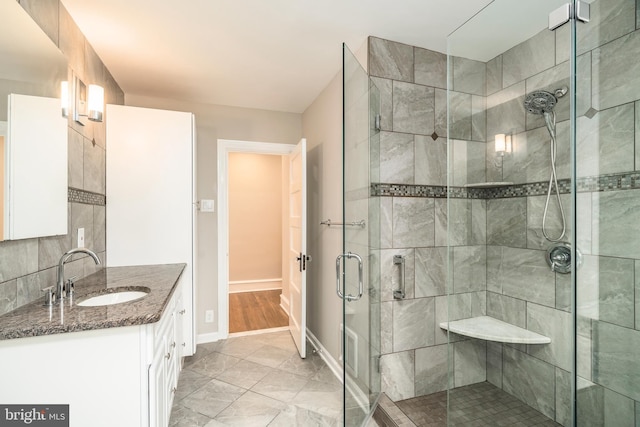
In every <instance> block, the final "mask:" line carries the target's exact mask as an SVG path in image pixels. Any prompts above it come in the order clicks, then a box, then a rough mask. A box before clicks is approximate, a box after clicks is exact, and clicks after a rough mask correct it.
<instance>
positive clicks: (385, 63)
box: [369, 37, 414, 82]
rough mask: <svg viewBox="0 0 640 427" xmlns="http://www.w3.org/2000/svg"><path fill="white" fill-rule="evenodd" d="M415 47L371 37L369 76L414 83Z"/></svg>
mask: <svg viewBox="0 0 640 427" xmlns="http://www.w3.org/2000/svg"><path fill="white" fill-rule="evenodd" d="M413 64H414V63H413V47H412V46H409V45H406V44H402V43H396V42H392V41H389V40H384V39H379V38H377V37H369V74H370V75H371V76H376V77H385V78H387V79H393V80H402V81H405V82H413V68H414V66H413Z"/></svg>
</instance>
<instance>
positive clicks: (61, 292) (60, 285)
mask: <svg viewBox="0 0 640 427" xmlns="http://www.w3.org/2000/svg"><path fill="white" fill-rule="evenodd" d="M79 253H84V254H87V255H89V256H90V257H91V258H93V260H94V261H95V263H96V265H99V264H100V258H98V255H96V254H95V253H94V252H93V251H91V250H89V249H87V248H75V249H71V250H70V251H67V252H65V253H64V254H63V255H62V256H61V257H60V262H59V263H58V282H57V285H56V300H58V301H60V300H62V299H63V298H64V297H65V296H70V294H71V285H69V289H66V290H65V288H64V264H65V263H66V262H67V261H68V260H69V258H71V257H72V256H73V255H75V254H79Z"/></svg>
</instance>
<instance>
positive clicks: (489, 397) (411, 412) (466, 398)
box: [396, 382, 560, 427]
mask: <svg viewBox="0 0 640 427" xmlns="http://www.w3.org/2000/svg"><path fill="white" fill-rule="evenodd" d="M451 398H452V400H451V405H450V414H449V415H450V417H449V425H451V426H461V427H462V426H464V427H480V426H491V427H495V426H510V427H511V426H560V424H558V423H556V422H555V421H553V420H551V419H549V418H547V417H546V416H545V415H543V414H542V413H540V412H538V411H536V410H535V409H533V408H532V407H530V406H528V405H526V404H524V403H522V402H521V401H520V400H518V399H516V398H515V397H513V396H511V395H510V394H508V393H506V392H504V391H502V390H500V389H499V388H497V387H495V386H494V385H492V384H490V383H487V382H484V383H478V384H472V385H469V386H465V387H459V388H456V389H455V390H453V391H452V392H451ZM396 405H397V406H398V407H399V408H400V409H401V410H402V411H403V412H404V413H405V414H406V415H407V416H408V417H409V418H410V419H411V420H412V421H413V422H414V423H415V424H416V426H418V427H427V426H428V427H436V426H437V427H441V426H446V425H447V392H446V391H443V392H439V393H433V394H430V395H427V396H421V397H414V398H412V399H407V400H401V401H399V402H396Z"/></svg>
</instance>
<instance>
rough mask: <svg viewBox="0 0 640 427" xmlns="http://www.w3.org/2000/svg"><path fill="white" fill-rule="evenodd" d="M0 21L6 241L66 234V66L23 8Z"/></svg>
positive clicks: (0, 180) (7, 11)
mask: <svg viewBox="0 0 640 427" xmlns="http://www.w3.org/2000/svg"><path fill="white" fill-rule="evenodd" d="M0 16H2V17H3V24H2V25H1V26H0V57H2V61H0V152H1V153H2V154H1V156H0V157H3V158H2V159H0V168H1V169H2V170H1V171H0V172H1V173H0V196H1V197H0V212H1V215H0V221H1V224H0V225H2V227H0V240H16V239H26V238H32V237H42V236H52V235H59V234H66V233H67V186H68V181H67V175H68V172H67V132H68V130H67V128H68V119H67V118H63V117H62V108H61V101H60V84H61V82H62V81H64V80H67V61H66V59H65V58H64V56H63V55H62V53H61V52H60V50H59V49H58V48H57V47H56V46H55V44H54V43H53V42H52V41H51V40H50V39H49V38H48V37H47V35H46V34H45V33H44V32H43V31H42V29H41V28H40V27H39V26H38V25H37V24H36V23H35V22H34V21H33V19H32V18H31V17H30V16H29V15H28V14H27V12H25V11H24V10H23V9H22V7H21V6H20V5H19V4H18V2H17V1H5V2H0ZM62 195H63V196H62Z"/></svg>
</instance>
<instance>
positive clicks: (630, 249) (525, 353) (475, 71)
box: [370, 0, 640, 425]
mask: <svg viewBox="0 0 640 427" xmlns="http://www.w3.org/2000/svg"><path fill="white" fill-rule="evenodd" d="M591 8H592V9H591V11H592V16H591V22H590V23H589V24H588V25H584V26H581V27H580V28H579V30H578V39H579V40H578V54H579V57H578V61H577V68H578V79H577V84H578V94H577V95H578V98H577V104H576V105H577V112H578V116H579V117H578V123H577V144H578V150H577V162H578V163H577V171H578V178H579V180H578V183H577V184H578V191H579V192H578V194H577V209H578V217H577V227H578V232H577V236H576V239H577V242H578V249H579V250H580V251H581V252H582V254H583V258H582V265H581V267H580V269H579V270H578V275H577V280H578V285H577V286H578V301H577V305H578V335H577V352H578V366H577V369H578V374H579V380H578V410H579V414H578V416H579V417H581V418H579V421H580V420H582V422H585V420H587V419H589V420H594V425H633V424H634V422H636V423H637V422H638V421H640V419H637V418H638V417H639V416H640V415H636V414H640V403H638V400H639V399H640V386H639V385H638V384H640V381H638V380H639V379H640V378H638V377H637V373H638V372H640V365H638V363H637V362H636V358H634V357H633V356H632V355H635V354H637V353H638V351H640V331H639V330H640V321H638V318H640V316H639V315H638V310H639V309H640V302H639V301H640V299H638V297H637V295H638V288H639V287H640V285H639V283H640V281H639V280H638V279H637V277H638V276H640V275H639V274H637V269H638V268H640V250H639V249H638V245H637V242H638V241H640V235H639V234H640V232H639V231H638V230H639V229H638V226H637V224H636V223H637V221H636V219H635V212H637V210H638V208H640V201H639V200H640V190H638V189H637V187H636V184H635V182H636V176H637V172H634V171H637V170H638V169H640V163H639V160H638V159H639V158H640V157H639V156H638V153H639V152H640V150H638V148H639V147H637V144H638V141H640V113H639V111H640V100H639V99H640V90H639V89H638V88H640V78H638V76H639V75H640V73H637V72H636V71H634V70H635V68H634V67H636V64H635V62H634V60H633V58H636V57H637V56H638V54H640V32H639V31H638V30H636V28H637V27H638V28H640V25H639V24H640V21H639V22H636V19H635V17H636V16H640V14H639V13H637V12H636V9H637V8H636V2H635V1H632V0H615V1H609V2H602V1H597V2H594V3H592V4H591ZM568 31H569V29H568V28H567V27H563V28H560V29H559V30H557V31H555V32H550V31H547V30H545V31H542V32H540V33H539V34H537V35H535V36H534V37H532V38H531V39H529V40H527V41H525V42H523V43H521V44H519V45H517V46H515V47H513V48H511V49H509V50H508V51H506V52H504V53H503V54H501V55H499V56H497V57H496V58H494V59H492V60H490V61H489V62H487V63H486V64H485V63H479V62H476V61H471V60H466V59H462V58H454V59H453V61H452V70H451V71H452V73H451V75H452V79H453V81H452V84H453V86H452V88H453V93H452V94H451V98H450V99H451V111H450V118H451V119H452V120H453V122H454V123H452V125H451V126H450V132H451V135H450V137H451V138H452V147H451V150H450V153H451V155H452V176H451V179H452V181H453V185H454V186H457V188H454V189H453V191H452V195H453V196H454V197H455V198H452V199H451V201H450V202H451V209H450V212H451V217H450V218H448V219H447V218H446V199H444V198H442V197H446V194H443V192H442V188H441V187H438V186H444V185H446V160H447V155H446V152H447V147H446V139H445V138H444V137H445V136H446V135H445V134H446V111H443V110H444V109H445V108H446V91H444V89H445V87H446V56H445V55H443V54H440V53H437V52H431V51H426V50H423V49H419V48H412V47H410V46H405V45H401V44H398V43H393V42H390V41H386V40H381V39H375V38H371V40H370V73H371V75H372V76H374V77H373V80H374V81H375V83H376V85H378V87H380V88H381V90H382V93H383V114H382V129H383V132H382V136H381V138H382V141H381V158H380V162H381V164H380V168H381V172H380V175H381V184H379V185H374V186H373V188H372V193H373V195H378V196H381V197H380V200H381V206H382V209H381V223H382V224H381V226H382V233H383V236H382V253H383V254H386V257H385V256H383V257H381V258H382V259H381V263H382V272H383V273H382V286H383V288H385V287H386V292H385V291H383V303H382V353H383V357H382V363H381V366H382V375H383V386H382V389H383V391H385V392H386V393H387V394H388V395H389V396H390V397H391V398H392V399H394V400H399V399H405V398H408V397H412V396H417V395H421V394H428V393H432V392H435V391H439V390H443V389H445V388H446V386H447V380H448V377H447V369H448V361H447V357H452V360H451V361H450V363H452V366H453V367H454V371H453V375H452V379H450V380H449V381H451V385H452V386H459V385H463V384H469V383H472V382H480V381H484V380H485V379H486V380H487V381H489V382H491V383H493V384H495V385H497V386H498V387H501V388H503V389H504V390H505V391H507V392H509V393H510V394H512V395H514V396H516V397H518V398H519V399H521V400H523V401H525V402H527V403H528V404H529V405H531V406H532V407H534V408H535V409H537V410H539V411H541V412H543V413H544V414H545V415H547V416H549V417H551V418H553V419H555V420H557V421H558V422H559V423H562V424H564V425H568V424H569V422H570V418H571V413H570V412H571V402H570V400H571V388H570V387H571V373H570V371H571V369H572V359H573V348H572V345H571V343H572V339H573V329H572V328H573V325H572V315H571V313H570V306H571V278H570V277H569V275H561V274H555V273H553V272H551V271H550V270H549V267H548V266H547V264H546V262H545V260H544V254H545V250H546V248H547V247H548V242H547V241H546V239H545V238H544V237H543V235H542V230H541V222H542V212H543V209H544V202H545V196H544V192H543V193H542V194H541V192H540V188H543V187H544V186H545V183H544V181H546V180H547V179H548V177H549V174H550V170H549V163H548V156H549V152H548V150H549V137H548V133H547V130H546V128H545V127H544V122H543V121H542V119H541V117H540V116H533V115H531V114H527V113H526V112H525V110H524V108H523V101H524V98H525V95H526V93H529V92H531V91H533V90H537V89H544V90H551V91H553V90H554V89H556V88H558V87H561V86H563V85H567V86H568V83H569V82H568V75H569V64H568V55H569V50H568V49H569V44H568V41H569V32H568ZM411 51H413V55H411ZM423 86H424V87H423ZM385 99H386V102H385ZM568 107H569V101H568V100H560V102H559V104H558V106H557V113H558V125H557V133H558V145H559V146H558V160H557V164H558V175H559V178H560V179H561V180H562V182H561V188H562V189H563V190H565V191H563V192H564V193H565V194H563V195H562V201H563V204H564V207H565V211H566V214H567V218H571V214H572V213H571V212H570V205H571V202H570V200H571V198H570V194H569V193H568V190H569V188H568V183H569V178H570V169H569V165H570V160H571V159H570V147H569V121H568V119H569V109H568ZM414 110H415V112H414ZM431 115H432V116H433V117H431ZM412 119H413V120H416V121H419V122H420V123H410V122H411V120H412ZM497 133H511V134H512V135H513V139H514V152H513V153H512V154H510V155H507V156H505V157H504V158H500V157H497V156H496V155H495V153H494V151H493V144H487V142H488V141H491V140H492V138H493V135H495V134H497ZM483 181H510V182H513V183H514V185H511V186H507V187H504V188H496V189H489V190H484V191H479V190H472V189H463V188H459V187H460V186H462V185H464V184H466V183H477V182H483ZM447 221H448V222H449V224H450V226H451V227H453V228H452V230H451V233H452V234H451V236H450V238H451V244H452V248H451V251H452V253H451V254H452V259H453V262H452V270H453V271H452V272H451V273H452V274H453V279H454V280H453V289H451V291H452V292H453V295H452V296H451V297H450V298H451V300H450V304H449V307H448V308H449V310H451V311H453V313H450V316H449V317H450V318H451V319H456V318H463V317H470V316H473V315H478V314H482V313H486V314H488V315H491V316H493V317H496V318H499V319H502V320H505V321H507V322H510V323H513V324H515V325H519V326H521V327H525V328H527V329H530V330H532V331H535V332H538V333H541V334H544V335H546V336H549V337H551V340H552V343H551V344H550V345H548V346H536V345H530V346H522V345H511V344H504V345H503V344H500V343H484V342H477V341H474V340H464V341H455V340H454V341H455V342H454V344H453V351H452V352H451V353H450V354H449V356H448V355H447V348H446V346H445V345H443V344H445V343H446V336H445V335H444V334H443V333H442V331H441V330H440V329H439V328H438V327H437V324H438V323H439V322H440V321H444V320H446V318H447V304H446V302H447V300H446V297H445V296H444V295H445V293H446V259H447V252H446V251H447V249H446V231H447V230H446V225H447ZM568 225H569V229H568V233H569V234H568V236H570V235H571V233H572V232H573V231H572V230H571V227H570V224H568ZM547 226H548V232H549V233H550V234H551V235H558V234H559V233H560V231H561V222H560V220H559V215H558V211H557V208H554V207H552V208H551V215H550V217H549V219H548V223H547ZM566 240H569V237H567V239H566ZM397 253H399V254H404V255H405V256H407V260H408V261H407V267H408V268H407V286H408V290H409V291H408V297H407V299H406V300H404V301H396V300H393V297H392V293H391V291H392V289H394V288H395V287H396V286H397V281H398V279H397V278H398V272H397V270H395V269H394V268H393V265H392V263H391V258H392V256H393V255H394V254H397ZM466 260H471V262H467V261H466ZM463 266H464V267H463ZM634 420H635V421H634Z"/></svg>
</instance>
